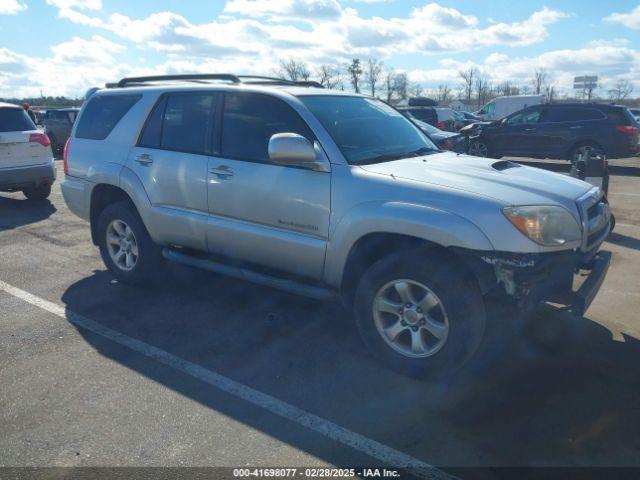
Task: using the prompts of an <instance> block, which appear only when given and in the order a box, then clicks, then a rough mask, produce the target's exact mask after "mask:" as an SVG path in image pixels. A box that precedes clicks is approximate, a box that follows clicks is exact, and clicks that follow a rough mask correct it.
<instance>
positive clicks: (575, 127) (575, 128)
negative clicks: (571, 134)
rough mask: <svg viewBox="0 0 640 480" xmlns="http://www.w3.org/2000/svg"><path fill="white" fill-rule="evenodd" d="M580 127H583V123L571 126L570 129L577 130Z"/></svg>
mask: <svg viewBox="0 0 640 480" xmlns="http://www.w3.org/2000/svg"><path fill="white" fill-rule="evenodd" d="M579 128H582V125H574V126H573V127H569V129H570V130H577V129H579Z"/></svg>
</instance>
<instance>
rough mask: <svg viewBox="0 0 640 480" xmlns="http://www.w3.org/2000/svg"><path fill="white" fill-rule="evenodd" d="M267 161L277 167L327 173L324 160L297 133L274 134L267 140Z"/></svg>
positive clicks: (310, 144) (327, 168) (309, 143)
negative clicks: (283, 166)
mask: <svg viewBox="0 0 640 480" xmlns="http://www.w3.org/2000/svg"><path fill="white" fill-rule="evenodd" d="M268 151H269V160H271V161H272V162H273V163H276V164H278V165H285V166H288V167H300V168H306V169H308V170H314V171H316V172H328V171H329V166H328V164H327V162H326V160H325V159H324V158H322V157H320V156H319V155H317V153H316V150H315V148H314V146H313V144H312V143H311V142H310V141H309V140H307V139H306V138H304V137H303V136H302V135H298V134H297V133H276V134H275V135H273V136H272V137H271V138H270V139H269V148H268Z"/></svg>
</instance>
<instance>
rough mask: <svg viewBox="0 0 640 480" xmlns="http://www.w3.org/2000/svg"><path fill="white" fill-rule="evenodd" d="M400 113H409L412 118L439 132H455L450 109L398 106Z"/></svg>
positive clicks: (453, 118)
mask: <svg viewBox="0 0 640 480" xmlns="http://www.w3.org/2000/svg"><path fill="white" fill-rule="evenodd" d="M397 108H398V110H399V111H400V112H402V113H410V114H411V115H412V116H413V117H414V118H417V119H418V120H421V121H423V122H426V123H429V124H431V125H433V126H434V127H436V128H439V129H440V130H446V131H449V132H455V131H456V127H455V123H456V118H455V114H454V112H453V110H452V109H450V108H447V107H419V106H406V107H403V106H398V107H397Z"/></svg>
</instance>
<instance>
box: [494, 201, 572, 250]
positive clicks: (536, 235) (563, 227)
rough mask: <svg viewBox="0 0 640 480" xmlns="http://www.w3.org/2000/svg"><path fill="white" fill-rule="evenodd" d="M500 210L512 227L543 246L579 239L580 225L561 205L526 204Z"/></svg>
mask: <svg viewBox="0 0 640 480" xmlns="http://www.w3.org/2000/svg"><path fill="white" fill-rule="evenodd" d="M502 212H503V213H504V215H505V216H506V217H507V219H508V220H509V221H510V222H511V223H512V224H513V226H514V227H516V228H517V229H518V230H520V231H521V232H522V233H524V234H525V235H526V236H527V237H529V238H530V239H531V240H533V241H534V242H536V243H537V244H540V245H544V246H545V247H556V246H559V245H564V244H566V243H571V242H575V241H579V240H580V239H581V234H582V232H581V230H580V225H579V224H578V222H577V221H576V219H575V218H574V217H573V215H571V213H569V211H567V210H565V209H564V208H562V207H558V206H555V205H526V206H521V207H506V208H503V209H502Z"/></svg>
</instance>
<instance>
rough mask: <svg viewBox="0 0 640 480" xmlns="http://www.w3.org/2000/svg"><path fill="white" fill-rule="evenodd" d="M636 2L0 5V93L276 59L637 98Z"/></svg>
mask: <svg viewBox="0 0 640 480" xmlns="http://www.w3.org/2000/svg"><path fill="white" fill-rule="evenodd" d="M639 45H640V2H639V1H638V0H633V1H625V0H617V1H616V2H597V1H589V0H582V1H578V0H564V1H514V0H509V1H507V0H493V1H481V0H459V1H448V2H447V1H440V2H437V3H436V2H429V1H418V0H366V1H365V0H360V1H338V0H227V1H223V0H210V1H195V0H193V1H169V0H164V1H162V0H156V1H149V0H135V1H131V0H129V1H124V0H0V96H10V95H14V94H15V95H33V94H38V93H39V92H40V91H43V92H44V93H45V94H51V95H58V94H65V95H81V94H82V93H83V92H84V91H85V90H86V89H87V88H89V87H90V86H92V85H99V84H102V83H104V82H106V81H112V80H115V79H117V78H119V77H121V76H123V75H130V74H144V73H163V72H169V73H172V72H190V71H212V72H221V71H230V72H234V73H255V74H259V73H261V74H273V73H274V72H275V71H276V70H277V66H278V61H279V60H280V59H289V58H295V59H297V60H302V61H305V62H307V63H308V65H309V68H310V69H311V70H312V71H315V69H317V68H318V67H319V66H320V65H321V64H329V65H335V66H338V67H343V66H344V65H345V64H346V62H347V61H348V59H349V58H352V57H359V58H362V59H363V60H364V59H367V58H376V59H380V60H382V61H383V62H384V63H385V65H386V66H387V67H389V68H393V69H395V70H396V71H406V72H407V74H408V75H409V78H410V80H411V82H412V83H413V84H420V85H422V86H423V87H424V88H426V89H429V88H435V87H437V86H438V85H442V84H448V85H449V86H451V87H452V88H453V89H454V90H455V89H456V88H457V87H458V85H459V84H460V79H459V77H458V75H457V72H458V71H459V70H460V69H463V68H468V67H470V66H475V67H477V68H479V69H480V71H481V72H482V73H483V75H485V76H487V78H489V79H490V80H491V81H492V82H494V83H501V82H504V81H509V82H512V83H517V84H522V85H524V84H527V83H528V82H529V80H530V77H531V76H532V75H533V71H534V70H535V69H536V68H545V69H546V70H547V72H548V75H549V79H550V82H552V83H554V84H555V85H556V88H557V89H558V90H560V91H561V92H562V91H564V92H568V91H569V89H570V86H571V80H572V78H573V76H575V75H582V74H594V75H599V76H600V77H601V83H602V88H601V94H602V95H606V90H607V88H610V87H611V86H613V85H614V84H615V83H617V82H620V81H624V80H627V81H629V82H631V83H632V84H633V85H634V88H635V91H634V94H635V95H640V50H639V48H640V46H639Z"/></svg>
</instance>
